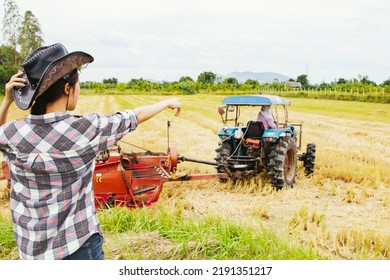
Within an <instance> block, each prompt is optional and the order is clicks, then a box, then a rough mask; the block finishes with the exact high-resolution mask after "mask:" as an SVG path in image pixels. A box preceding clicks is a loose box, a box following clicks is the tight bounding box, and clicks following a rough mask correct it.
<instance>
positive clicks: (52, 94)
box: [31, 69, 79, 115]
mask: <svg viewBox="0 0 390 280" xmlns="http://www.w3.org/2000/svg"><path fill="white" fill-rule="evenodd" d="M78 81H79V73H78V71H77V69H74V70H72V71H71V72H69V73H68V74H66V75H65V76H64V77H63V78H61V79H59V80H58V81H57V82H55V83H54V84H53V85H52V86H51V87H49V88H48V89H47V90H46V91H45V92H44V93H43V94H42V95H41V96H39V97H38V98H37V99H36V100H35V102H34V105H33V106H32V107H31V114H32V115H44V114H45V113H46V104H48V103H52V102H54V101H56V100H57V99H59V98H60V97H61V96H62V95H63V94H64V87H65V84H66V83H69V86H70V87H71V88H74V86H75V85H76V84H77V82H78Z"/></svg>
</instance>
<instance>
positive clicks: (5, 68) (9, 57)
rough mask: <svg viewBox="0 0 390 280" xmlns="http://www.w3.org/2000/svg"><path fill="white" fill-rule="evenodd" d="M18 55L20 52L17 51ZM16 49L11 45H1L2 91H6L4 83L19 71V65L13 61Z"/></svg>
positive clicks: (0, 89) (0, 72)
mask: <svg viewBox="0 0 390 280" xmlns="http://www.w3.org/2000/svg"><path fill="white" fill-rule="evenodd" d="M17 55H18V53H17ZM13 60H14V50H13V48H12V47H11V46H0V85H2V86H1V87H0V93H2V94H3V93H4V86H3V85H4V84H6V83H7V82H8V81H9V79H10V77H11V76H12V75H13V74H15V73H16V72H17V71H18V68H19V67H18V66H17V65H15V64H14V63H13Z"/></svg>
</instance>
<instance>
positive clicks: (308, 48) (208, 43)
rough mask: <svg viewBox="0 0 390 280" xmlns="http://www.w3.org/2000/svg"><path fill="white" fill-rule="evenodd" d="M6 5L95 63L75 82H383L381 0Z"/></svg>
mask: <svg viewBox="0 0 390 280" xmlns="http://www.w3.org/2000/svg"><path fill="white" fill-rule="evenodd" d="M0 2H1V6H2V11H1V12H0V17H2V14H3V12H4V8H3V6H4V5H3V2H4V0H0ZM14 2H15V3H16V4H17V6H18V7H19V10H20V14H21V15H24V12H25V11H27V10H30V11H32V13H33V14H34V15H35V17H36V18H37V19H38V22H39V24H40V25H41V29H42V31H43V39H44V41H45V44H46V45H49V44H53V43H57V42H61V43H63V44H64V45H65V46H66V48H67V49H68V51H69V52H72V51H85V52H87V53H89V54H91V55H92V56H93V57H94V59H95V61H94V62H93V63H91V64H90V65H88V67H87V68H86V69H85V70H84V71H83V72H82V74H81V81H102V80H103V79H105V78H111V77H114V78H117V79H118V81H120V82H127V81H130V80H131V79H139V78H144V79H150V80H157V81H177V80H179V79H180V77H182V76H190V77H192V78H194V79H196V78H197V77H198V75H199V74H200V73H201V72H204V71H211V72H213V73H216V74H218V75H221V76H223V75H227V74H229V73H231V72H234V71H241V72H244V71H251V72H275V73H279V74H283V75H286V76H288V77H291V78H293V79H296V78H297V76H299V75H302V74H305V75H307V76H308V79H309V82H310V83H312V84H315V83H321V82H327V83H329V82H333V81H335V80H336V79H338V78H345V79H353V78H359V77H362V76H368V78H369V79H370V80H372V81H375V82H376V83H381V82H383V81H385V80H387V79H389V78H390V17H389V15H390V1H388V0H371V1H367V0H365V1H362V0H325V1H318V0H295V1H292V0H272V1H270V0H268V1H263V0H235V1H233V0H182V1H180V0H142V1H141V0H137V1H133V0H110V1H107V0H104V1H102V0H66V1H47V0H34V1H32V0H14Z"/></svg>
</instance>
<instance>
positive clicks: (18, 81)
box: [5, 70, 26, 101]
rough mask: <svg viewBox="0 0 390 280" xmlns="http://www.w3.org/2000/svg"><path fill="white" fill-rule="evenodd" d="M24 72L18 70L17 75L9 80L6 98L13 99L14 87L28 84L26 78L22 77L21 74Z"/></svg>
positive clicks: (6, 87)
mask: <svg viewBox="0 0 390 280" xmlns="http://www.w3.org/2000/svg"><path fill="white" fill-rule="evenodd" d="M22 74H23V72H22V71H21V70H19V71H18V73H16V74H15V75H13V76H12V77H11V79H10V80H9V81H8V83H6V84H5V98H7V99H9V100H10V101H13V100H14V98H13V95H12V89H13V88H14V87H24V86H25V85H26V84H25V83H26V80H25V79H23V78H20V76H21V75H22Z"/></svg>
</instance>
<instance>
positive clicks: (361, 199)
mask: <svg viewBox="0 0 390 280" xmlns="http://www.w3.org/2000/svg"><path fill="white" fill-rule="evenodd" d="M164 98H167V97H164V96H155V95H153V96H147V95H134V96H126V95H120V96H119V95H117V96H114V95H111V96H108V95H107V96H83V95H82V96H80V100H79V104H78V109H77V111H76V112H74V113H76V114H86V113H90V112H103V113H110V112H113V111H116V110H122V109H129V108H134V107H137V106H141V105H145V104H150V103H152V102H155V101H159V100H162V99H164ZM180 98H181V99H182V104H183V109H182V113H181V115H180V116H179V117H174V116H173V112H171V111H170V110H166V111H164V112H163V113H161V114H159V115H158V116H156V117H155V118H153V119H151V120H149V121H147V122H145V123H142V124H141V125H140V126H139V127H138V129H137V130H136V131H134V132H132V133H130V134H129V135H127V136H126V137H125V138H124V139H123V141H121V142H120V143H119V145H120V146H121V148H122V149H123V150H125V151H139V150H140V148H139V147H142V148H145V149H148V150H152V151H166V150H167V142H168V140H167V134H168V133H167V121H168V120H169V121H171V126H170V130H169V136H170V138H169V143H170V145H174V146H175V147H176V149H177V151H178V153H179V154H180V155H183V156H186V157H189V158H196V159H201V160H207V161H213V160H214V159H213V158H214V156H215V151H214V150H215V148H217V146H218V136H217V133H218V131H219V129H220V128H221V126H222V122H221V118H220V116H219V115H218V113H217V108H218V106H219V104H220V102H221V100H222V99H223V96H218V95H191V96H181V97H180ZM291 100H292V106H290V108H289V119H290V121H291V122H294V123H303V139H302V141H303V143H302V144H303V145H302V146H303V147H305V146H306V144H307V143H315V144H316V145H317V158H316V166H315V172H314V174H313V176H310V177H305V176H304V172H303V169H302V168H301V169H300V170H299V172H298V176H297V179H296V183H295V185H294V187H293V188H290V189H283V190H281V191H276V190H274V189H273V188H272V186H270V184H269V183H268V178H267V175H266V174H261V175H259V176H258V177H257V178H252V179H248V180H243V181H240V182H237V183H236V184H233V183H232V182H229V181H228V182H227V183H220V182H219V181H217V180H207V181H189V182H177V183H167V184H165V185H164V189H163V191H162V194H161V197H160V199H159V201H158V202H157V203H155V204H154V205H152V206H151V207H150V209H148V210H146V211H150V213H148V214H146V215H147V217H149V218H150V217H153V215H159V214H156V213H158V212H159V211H160V212H159V213H160V214H161V213H180V217H181V218H182V219H184V220H188V221H195V222H196V221H202V220H207V219H209V218H210V217H219V218H220V219H222V220H223V221H225V222H228V223H232V224H234V225H240V226H243V227H244V228H245V227H246V228H250V229H251V230H255V231H256V230H258V231H259V232H260V231H263V230H265V231H266V232H267V233H270V234H272V236H275V237H276V238H277V239H278V240H282V241H284V242H286V244H288V246H293V247H294V246H297V247H302V248H306V249H307V250H308V251H313V252H317V253H315V254H312V255H311V254H308V255H307V256H306V257H304V258H329V259H390V176H389V175H388V174H389V166H390V105H387V104H374V103H360V102H350V101H331V100H317V99H291ZM256 110H257V109H256V108H254V109H253V111H250V110H248V112H245V113H243V114H242V121H243V122H244V123H246V121H248V120H250V119H254V118H256V116H257V111H256ZM22 113H23V112H22ZM22 113H21V112H20V111H18V110H17V109H13V110H11V112H10V116H9V119H12V118H20V117H22V116H23V115H22ZM132 145H136V146H137V147H135V146H132ZM214 172H215V170H214V168H213V167H212V166H208V165H202V164H196V163H190V162H183V163H179V165H178V172H177V173H178V174H179V175H181V174H196V173H214ZM0 186H1V185H0ZM3 189H4V187H3ZM3 193H4V191H3ZM7 207H8V205H7V198H6V195H3V199H2V200H1V212H0V214H1V216H3V217H5V218H4V219H6V217H8V215H9V214H8V213H9V211H8V209H7ZM134 211H139V210H134ZM142 211H145V210H142ZM161 211H162V212H161ZM105 215H106V214H105V213H102V214H100V217H101V220H102V224H103V227H104V226H105V225H107V224H109V223H110V222H109V221H108V220H109V219H108V218H107V217H106V216H105ZM148 215H152V216H148ZM107 219H108V220H107ZM142 230H143V231H142V232H143V234H138V235H137V232H132V235H131V236H130V237H129V236H126V237H125V240H127V241H128V242H127V244H129V243H130V244H135V243H137V242H134V240H138V241H139V242H141V244H149V245H147V247H148V246H149V247H148V248H151V246H155V247H159V248H160V247H161V246H162V247H163V248H160V249H161V251H162V252H164V253H165V254H166V253H167V251H169V252H170V251H171V250H172V248H174V247H175V244H171V243H169V242H167V239H165V238H163V236H161V235H160V234H158V231H157V232H156V231H154V230H149V231H148V230H146V229H142ZM145 230H146V232H147V233H146V234H145ZM121 234H122V235H123V233H121ZM115 236H116V235H115V234H114V233H109V234H108V235H107V240H106V244H105V246H106V251H107V252H108V257H109V258H113V259H115V258H152V259H153V258H157V259H158V258H176V257H177V258H186V257H188V255H184V256H183V255H180V256H179V257H178V256H177V255H175V256H172V255H171V256H166V255H164V257H162V255H158V254H157V255H156V251H153V250H151V252H150V254H149V255H148V254H146V253H145V254H146V255H142V254H140V253H138V255H137V254H135V255H131V254H130V255H129V254H127V253H123V252H118V250H119V249H118V244H120V242H124V241H123V240H122V241H118V240H117V239H116V238H115ZM141 236H143V237H144V238H141ZM126 238H127V239H126ZM129 238H130V240H133V242H130V241H129ZM147 240H148V241H147ZM118 242H119V243H118ZM142 242H144V243H142ZM164 242H167V244H166V246H167V247H164V244H165V243H164ZM168 243H169V244H168ZM137 244H138V243H137ZM153 244H154V245H153ZM134 246H135V245H134ZM137 246H140V245H139V244H138V245H137ZM145 246H146V245H145ZM167 248H168V249H167ZM278 248H279V249H277V250H284V249H283V248H285V247H278ZM144 249H145V248H144ZM144 249H142V250H141V251H145V252H146V250H144ZM187 249H188V248H187ZM119 251H120V250H119ZM141 251H138V252H141ZM153 252H154V253H153ZM229 256H230V257H231V255H227V257H228V258H229ZM266 256H267V255H264V256H263V255H262V256H259V257H258V258H267V257H266ZM284 256H285V255H282V256H279V258H283V257H284ZM295 256H296V258H299V257H298V256H297V255H295ZM246 257H248V256H246ZM251 257H254V256H251ZM196 258H201V257H199V256H197V257H196ZM214 258H215V257H214ZM221 258H222V257H221ZM254 258H256V257H254ZM286 258H287V255H286ZM288 258H294V255H293V256H289V257H288Z"/></svg>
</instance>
